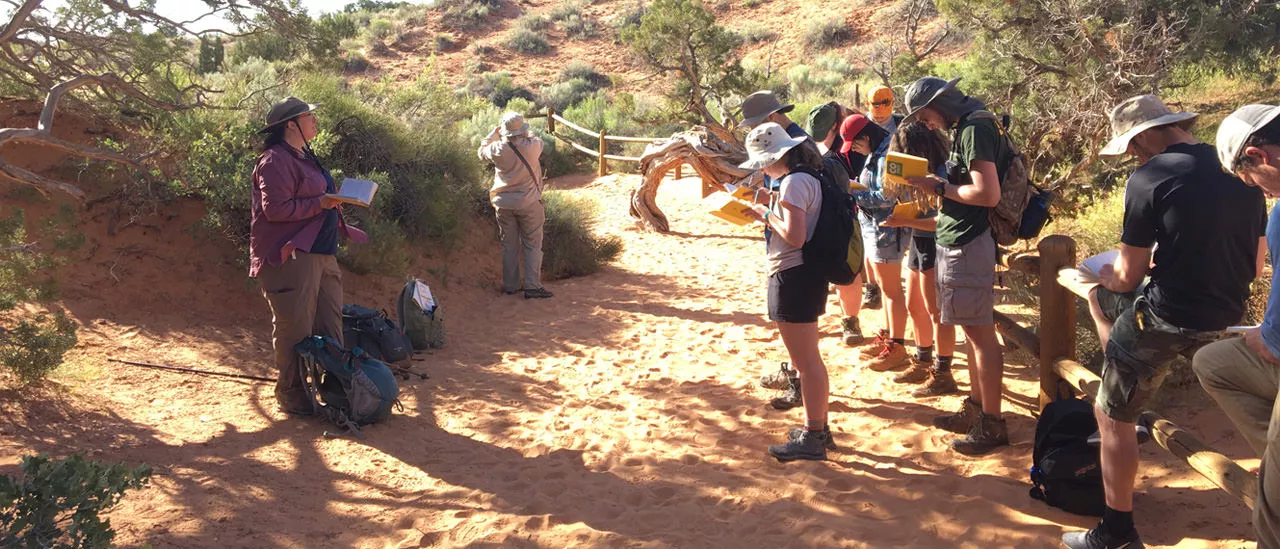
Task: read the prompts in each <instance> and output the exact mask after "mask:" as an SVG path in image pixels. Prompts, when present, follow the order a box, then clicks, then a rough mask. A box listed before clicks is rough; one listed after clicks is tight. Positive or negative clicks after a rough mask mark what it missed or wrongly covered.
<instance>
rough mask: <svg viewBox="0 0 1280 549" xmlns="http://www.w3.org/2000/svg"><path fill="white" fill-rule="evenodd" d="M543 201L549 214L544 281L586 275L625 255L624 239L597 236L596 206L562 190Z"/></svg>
mask: <svg viewBox="0 0 1280 549" xmlns="http://www.w3.org/2000/svg"><path fill="white" fill-rule="evenodd" d="M543 199H544V204H545V206H546V213H547V220H546V224H545V225H543V231H544V236H543V244H542V252H543V256H542V274H543V276H544V277H545V278H547V279H549V280H556V279H560V278H568V277H571V276H581V275H587V274H591V273H594V272H598V271H599V270H600V269H602V268H604V266H605V265H607V264H609V263H611V262H613V261H615V260H617V258H618V256H619V255H620V254H621V253H622V239H620V238H618V237H617V236H606V237H601V236H597V235H596V234H595V231H594V229H595V224H596V218H595V216H596V208H595V205H594V204H593V203H591V202H589V201H587V200H584V199H581V198H575V197H573V196H572V195H570V194H568V193H565V192H561V191H549V192H547V193H546V194H544V195H543Z"/></svg>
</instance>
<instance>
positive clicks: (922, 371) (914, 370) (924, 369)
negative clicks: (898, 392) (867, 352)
mask: <svg viewBox="0 0 1280 549" xmlns="http://www.w3.org/2000/svg"><path fill="white" fill-rule="evenodd" d="M931 371H932V370H931V369H930V365H929V363H928V362H920V361H918V360H915V359H911V367H910V368H907V371H905V372H902V373H901V374H898V375H896V376H894V377H893V382H894V383H920V382H922V381H924V380H926V379H929V372H931Z"/></svg>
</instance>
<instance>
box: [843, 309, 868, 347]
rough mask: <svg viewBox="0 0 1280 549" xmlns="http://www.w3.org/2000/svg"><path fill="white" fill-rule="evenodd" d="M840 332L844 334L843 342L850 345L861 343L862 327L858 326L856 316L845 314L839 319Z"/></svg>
mask: <svg viewBox="0 0 1280 549" xmlns="http://www.w3.org/2000/svg"><path fill="white" fill-rule="evenodd" d="M840 332H841V335H843V336H844V344H845V345H848V346H850V347H853V346H854V345H857V344H859V343H862V339H863V338H862V327H861V326H858V317H856V316H846V317H844V318H842V319H840Z"/></svg>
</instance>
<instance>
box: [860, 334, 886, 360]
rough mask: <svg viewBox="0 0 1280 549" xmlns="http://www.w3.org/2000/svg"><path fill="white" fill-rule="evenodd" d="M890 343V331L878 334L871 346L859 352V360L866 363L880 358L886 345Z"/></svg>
mask: <svg viewBox="0 0 1280 549" xmlns="http://www.w3.org/2000/svg"><path fill="white" fill-rule="evenodd" d="M888 342H889V330H880V331H879V332H876V337H875V338H873V339H872V340H871V344H870V345H867V346H866V347H863V348H862V350H860V351H858V360H861V361H863V362H866V361H868V360H871V359H873V358H875V357H876V356H878V355H879V354H880V351H882V350H883V348H884V346H885V344H886V343H888Z"/></svg>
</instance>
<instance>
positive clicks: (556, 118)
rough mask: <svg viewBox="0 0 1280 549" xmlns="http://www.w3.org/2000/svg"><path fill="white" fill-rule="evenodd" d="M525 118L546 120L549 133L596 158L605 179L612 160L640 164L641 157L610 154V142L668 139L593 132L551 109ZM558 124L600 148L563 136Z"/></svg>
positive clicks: (652, 141) (677, 174) (599, 173)
mask: <svg viewBox="0 0 1280 549" xmlns="http://www.w3.org/2000/svg"><path fill="white" fill-rule="evenodd" d="M525 118H546V119H547V133H549V134H551V135H552V136H553V137H555V138H556V139H559V140H561V141H564V142H565V143H567V144H569V146H571V147H573V148H574V149H577V150H578V151H581V152H583V153H586V154H588V155H591V156H592V157H593V158H595V159H596V161H597V162H598V163H599V168H598V169H597V170H596V175H598V176H600V177H603V176H605V175H608V174H609V161H610V160H616V161H619V162H637V163H638V162H640V157H638V156H621V155H616V154H608V147H609V142H610V141H617V142H621V143H656V142H660V141H663V140H665V139H667V138H665V137H624V136H620V135H605V133H604V131H603V130H601V131H598V132H597V131H592V130H589V129H587V128H584V127H582V126H579V125H577V124H574V123H573V122H572V121H569V120H568V119H566V118H565V117H563V116H560V115H559V114H556V111H555V109H553V108H551V107H547V112H546V113H534V114H527V115H525ZM557 123H559V124H561V125H564V126H566V127H568V128H571V129H574V130H577V131H578V132H580V133H583V134H586V135H588V136H591V137H594V138H596V140H597V141H598V142H599V148H598V149H597V150H592V149H589V148H587V147H585V146H583V145H581V144H579V143H578V142H576V141H574V140H572V139H569V138H567V137H565V136H563V135H560V134H558V133H556V124H557ZM679 177H680V169H679V167H677V168H676V178H677V179H678V178H679Z"/></svg>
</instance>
